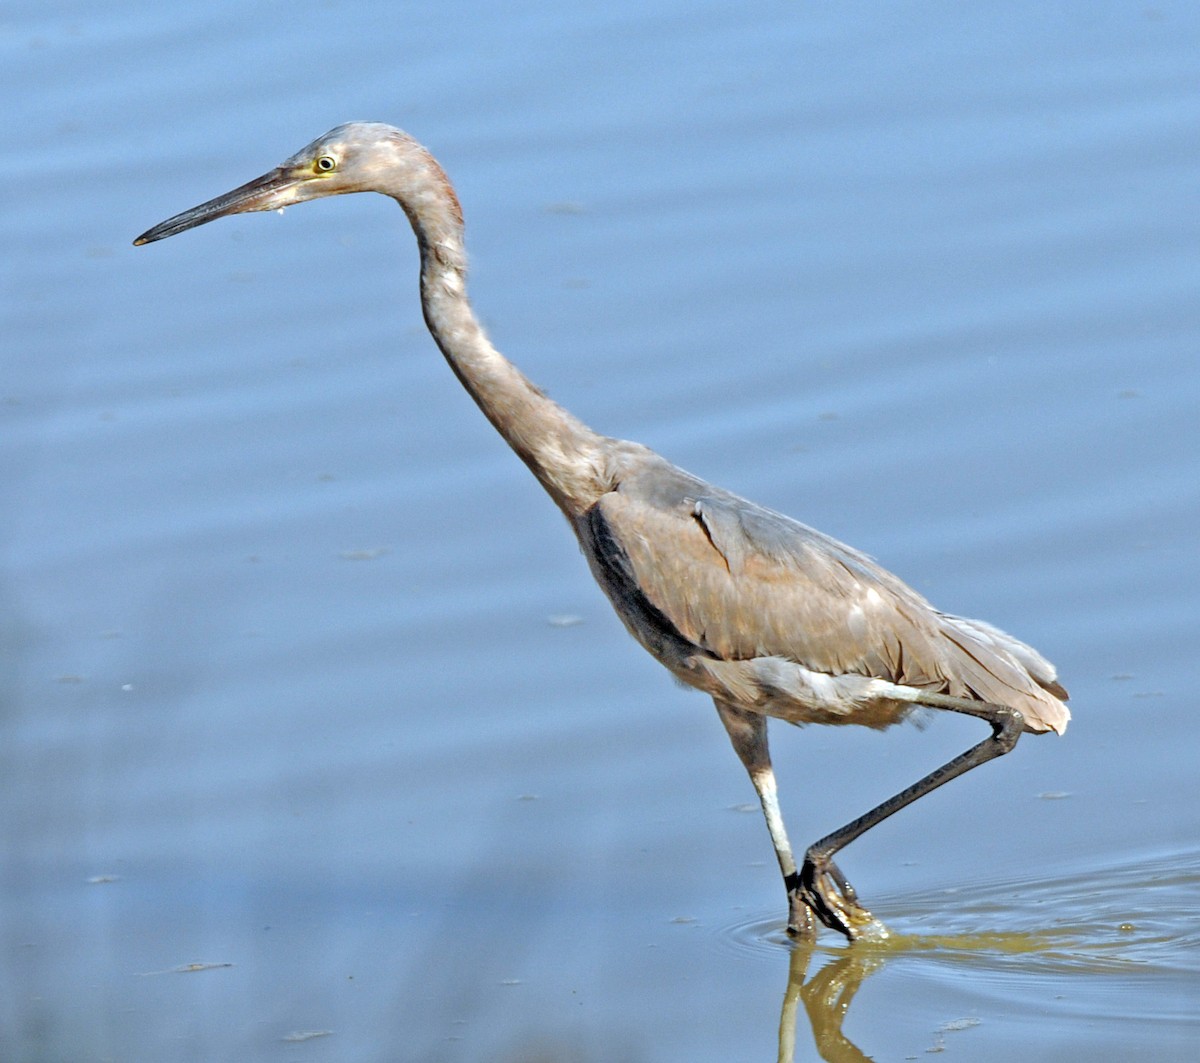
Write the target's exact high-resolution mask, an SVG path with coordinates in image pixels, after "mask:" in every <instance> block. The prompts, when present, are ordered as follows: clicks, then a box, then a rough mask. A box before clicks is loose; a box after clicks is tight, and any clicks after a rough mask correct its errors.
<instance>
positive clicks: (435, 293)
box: [135, 123, 1070, 939]
mask: <svg viewBox="0 0 1200 1063" xmlns="http://www.w3.org/2000/svg"><path fill="white" fill-rule="evenodd" d="M363 191H375V192H381V193H383V194H385V195H389V196H391V197H392V198H394V199H395V200H396V201H397V202H398V203H399V204H400V205H401V207H403V209H404V211H405V213H406V214H407V216H408V219H409V221H410V223H411V224H412V228H413V232H414V234H415V236H416V239H417V243H418V246H419V249H420V257H421V272H420V292H421V305H422V310H423V312H424V315H425V321H426V324H427V325H428V328H429V331H430V333H431V334H432V336H433V338H434V340H435V341H436V343H437V345H438V347H439V348H440V349H441V351H442V353H443V355H444V356H445V358H446V360H447V362H448V363H449V364H450V367H451V368H452V369H453V370H454V372H455V374H456V375H457V377H458V379H459V380H460V382H461V383H462V384H463V386H464V387H465V388H466V390H467V391H468V392H469V393H470V395H471V397H472V398H473V399H474V400H475V402H476V403H477V404H478V405H479V407H480V409H481V410H482V411H483V413H484V414H485V416H487V418H488V419H489V420H490V421H491V423H492V424H493V425H494V426H495V427H496V429H497V431H499V433H500V434H501V435H502V436H503V437H504V439H505V440H506V441H507V442H508V444H509V445H510V446H511V447H512V449H513V450H514V451H515V452H516V454H517V455H518V456H519V457H520V458H521V460H522V461H524V462H525V464H526V465H527V466H528V467H529V469H530V471H531V472H532V473H533V474H534V476H536V477H537V479H538V480H539V482H540V483H541V484H542V486H543V487H544V488H545V489H546V491H547V493H548V494H549V495H550V497H551V498H552V499H553V500H554V502H555V503H556V505H557V506H558V507H559V509H560V510H562V512H563V514H564V515H565V516H566V518H567V520H568V522H569V523H570V525H571V527H572V529H573V530H574V532H575V535H576V537H577V538H578V540H579V545H580V548H581V550H582V552H583V554H584V556H585V557H586V558H587V561H588V564H589V566H590V568H591V571H592V574H593V575H594V576H595V578H596V581H597V583H599V585H600V587H601V588H602V589H603V591H604V592H605V594H606V595H607V596H608V598H609V600H610V601H611V602H612V605H613V607H614V608H615V610H616V612H617V614H618V616H619V617H620V618H621V620H622V621H623V623H624V624H625V626H626V627H627V628H628V630H629V631H630V633H631V634H632V635H633V637H634V638H635V639H637V641H638V642H639V643H640V644H641V645H642V646H644V647H645V648H646V649H647V650H648V651H649V652H650V653H651V654H652V655H653V656H654V657H656V658H657V659H658V660H659V661H660V662H661V663H662V664H663V665H665V666H666V667H667V668H668V669H669V670H670V671H671V672H672V674H674V675H675V676H676V677H677V678H678V679H680V680H681V681H683V682H684V683H686V684H688V685H690V686H692V687H695V688H697V689H699V690H702V691H704V692H705V693H707V694H709V695H711V696H712V698H713V700H714V702H715V704H716V707H717V710H718V714H719V715H720V717H721V719H722V722H723V723H724V724H725V727H726V729H727V730H728V732H729V735H730V738H731V740H732V742H733V745H734V748H735V750H736V751H737V753H738V755H739V757H740V758H741V759H742V762H743V764H744V765H745V767H746V769H747V771H748V772H749V774H750V778H751V780H752V782H753V783H754V786H755V788H756V790H757V791H758V794H759V797H760V800H761V801H762V805H763V811H764V814H765V816H766V820H767V826H768V829H769V831H770V834H771V837H772V841H773V844H774V846H775V850H776V855H777V858H778V860H779V864H780V869H781V872H782V873H783V876H784V880H785V884H786V886H787V889H788V896H789V923H788V925H789V929H790V930H791V931H792V932H793V933H796V934H806V935H807V934H811V933H813V931H814V928H815V922H816V921H817V920H819V921H820V922H823V923H825V924H826V925H828V926H830V927H832V928H834V929H836V930H838V931H840V932H841V933H843V934H845V935H846V936H847V937H849V938H851V939H854V938H857V937H862V936H869V935H878V934H881V933H883V932H884V930H883V927H882V924H880V923H879V922H878V920H876V919H874V917H873V916H872V915H871V913H870V912H869V911H867V910H866V909H865V908H863V907H862V906H861V905H859V904H858V902H857V897H856V894H855V892H854V890H853V889H852V888H851V886H850V884H849V882H847V881H846V879H845V877H844V876H843V875H842V874H841V872H840V870H839V869H838V868H837V866H836V864H834V863H833V860H832V857H833V854H834V853H835V852H837V851H838V850H839V849H841V848H842V847H843V846H844V845H846V844H848V842H850V841H852V840H853V839H854V838H856V837H858V836H859V835H860V834H862V833H863V832H864V831H865V830H867V829H868V828H869V827H871V826H874V825H875V824H876V823H878V822H879V821H880V820H882V819H883V818H886V817H887V816H889V815H891V814H892V813H893V812H895V811H898V810H899V809H900V808H902V807H904V806H905V805H907V804H910V803H911V802H912V801H913V800H915V799H916V798H917V797H919V796H921V795H922V794H923V793H927V792H928V791H929V790H931V789H933V788H934V787H936V786H939V785H941V784H942V783H944V782H946V781H948V780H949V779H951V778H954V777H955V776H957V775H960V774H962V773H963V772H965V771H967V770H969V769H970V768H972V767H975V766H976V765H977V764H979V763H983V762H984V761H986V760H988V759H991V758H992V757H995V756H998V755H1000V754H1001V753H1005V752H1007V751H1008V750H1009V749H1011V748H1012V746H1013V745H1014V744H1015V742H1016V740H1017V738H1018V737H1019V735H1020V734H1021V732H1022V731H1027V732H1035V733H1036V732H1044V731H1050V730H1053V731H1057V732H1059V733H1062V731H1063V730H1064V729H1065V728H1066V724H1067V721H1068V719H1069V718H1070V713H1069V711H1068V709H1067V707H1066V705H1065V704H1064V701H1065V699H1066V696H1067V694H1066V691H1065V690H1064V689H1063V688H1062V687H1061V686H1060V685H1059V684H1058V682H1057V678H1056V675H1055V671H1054V668H1053V666H1052V665H1051V664H1050V663H1049V662H1048V661H1046V660H1045V658H1043V657H1042V656H1041V655H1040V654H1038V653H1037V651H1035V650H1034V649H1032V648H1031V647H1029V646H1027V645H1025V644H1024V643H1022V642H1020V641H1018V640H1017V639H1015V638H1013V637H1012V636H1010V635H1007V634H1005V633H1004V632H1002V631H1000V630H999V629H997V628H995V627H992V626H991V625H990V624H986V623H984V622H982V621H977V620H967V619H963V618H961V617H956V616H951V615H949V614H946V613H942V612H939V611H938V610H936V609H934V608H933V606H931V605H930V604H929V603H928V602H927V601H926V600H925V599H924V598H923V597H921V595H919V594H918V593H917V592H916V591H914V590H912V589H911V588H910V587H908V586H907V585H906V584H904V583H903V582H901V581H900V580H899V579H897V578H896V577H895V576H893V575H892V574H891V573H889V572H887V571H886V570H884V569H883V568H881V567H880V566H879V565H877V564H876V563H875V562H874V561H873V560H871V559H870V558H868V557H867V556H865V555H864V554H861V553H859V552H858V551H856V550H854V549H852V548H851V547H849V546H846V545H844V544H843V543H840V542H838V541H837V540H835V539H832V538H830V537H828V536H826V535H823V534H822V533H821V532H818V531H815V530H814V529H812V528H809V527H807V526H805V525H803V524H800V523H799V522H797V521H794V520H792V519H790V518H789V517H786V516H783V515H782V514H780V513H776V512H773V511H772V510H769V509H765V508H763V507H761V506H758V505H755V504H754V503H752V502H749V501H747V500H745V499H743V498H739V497H738V496H737V495H734V494H731V493H729V492H728V491H724V490H722V489H720V488H718V487H714V486H712V485H710V484H707V483H705V482H704V481H703V480H700V479H698V478H697V477H695V476H692V475H691V474H689V473H687V472H684V471H683V470H682V469H679V468H677V467H676V466H674V465H672V464H671V463H670V462H668V461H667V460H666V459H665V458H662V457H660V456H659V455H658V454H656V453H654V452H653V451H652V450H650V449H648V448H647V447H644V446H642V445H640V444H638V443H632V442H628V441H624V440H617V439H611V438H609V437H607V436H603V435H600V434H599V433H597V432H595V431H593V430H592V429H591V428H589V427H587V426H586V425H585V424H583V422H581V421H580V420H579V419H578V418H576V417H575V416H574V415H572V414H571V413H569V412H568V411H567V410H565V409H564V408H563V407H561V406H559V405H558V404H557V403H555V402H553V401H552V400H551V399H549V398H548V397H547V396H546V395H545V394H543V393H542V392H541V391H540V390H539V389H538V388H537V387H535V386H534V385H533V384H532V383H530V382H529V380H527V379H526V378H525V376H524V375H523V374H522V373H521V372H520V371H519V370H518V369H517V368H516V367H515V366H514V365H513V364H512V363H511V362H509V361H508V360H507V359H506V358H504V357H503V355H501V354H500V353H499V352H498V351H497V350H496V349H495V348H494V347H493V346H492V344H491V343H490V341H489V340H488V338H487V336H486V335H485V333H484V330H483V329H482V327H481V326H480V324H479V322H478V319H477V318H476V317H475V314H474V312H473V311H472V309H471V305H470V302H469V301H468V299H467V294H466V292H467V287H466V281H467V258H466V251H465V245H464V238H463V218H462V210H461V207H460V205H459V202H458V199H457V197H456V195H455V193H454V190H453V187H452V186H451V184H450V182H449V180H448V179H447V177H446V175H445V173H444V172H443V170H442V169H441V167H440V166H439V165H438V163H437V162H436V161H435V160H434V158H433V156H432V155H430V154H429V152H428V151H427V150H426V149H425V148H423V147H422V146H421V145H420V144H418V143H417V142H416V141H415V140H413V139H412V138H411V137H409V136H408V135H407V134H405V133H403V132H401V131H400V130H398V129H395V128H393V127H391V126H387V125H381V124H378V123H351V124H348V125H344V126H339V127H337V128H336V129H333V130H331V131H330V132H329V133H327V134H326V135H325V136H323V137H321V138H319V139H318V140H316V141H314V142H313V143H312V144H310V145H309V146H308V147H306V148H304V149H303V150H302V151H300V152H298V153H297V154H296V155H294V156H292V157H291V158H290V159H288V160H287V161H285V162H284V163H283V164H282V165H281V166H279V167H277V168H276V169H275V170H273V171H271V172H270V173H268V174H265V175H264V176H263V177H261V178H258V179H256V180H254V181H251V182H249V183H247V184H246V185H243V186H241V187H240V188H237V189H234V190H233V191H232V192H229V193H227V194H226V195H224V196H219V197H217V198H216V199H214V200H210V201H209V202H208V203H205V204H201V205H200V206H199V207H195V208H192V209H191V210H189V211H185V212H183V213H182V214H179V215H177V216H175V217H174V218H171V219H168V220H167V221H165V222H163V223H161V224H160V225H157V226H155V227H154V228H153V229H151V230H149V231H148V232H146V233H144V234H143V235H142V236H141V237H139V238H138V239H137V240H136V241H135V243H139V244H141V243H150V242H153V241H155V240H160V239H163V238H164V237H166V236H171V235H174V234H175V233H178V232H182V231H183V230H185V229H189V228H192V227H194V226H196V225H201V224H204V223H205V222H207V221H211V220H213V219H215V218H217V217H222V216H225V215H228V214H234V213H241V212H245V211H259V210H273V209H279V208H282V207H285V206H289V205H291V204H293V203H298V202H303V201H304V200H307V199H314V198H317V197H319V196H326V195H338V194H344V193H350V192H363ZM920 706H925V707H932V708H942V709H949V710H951V711H955V712H961V713H966V714H968V715H972V716H978V717H980V718H982V719H984V720H986V721H987V722H988V723H990V724H991V726H992V730H993V735H992V736H991V737H990V738H987V739H984V741H982V742H980V743H979V744H978V745H977V746H974V747H972V748H971V749H970V750H968V751H967V752H966V753H964V754H962V755H960V756H959V757H957V758H955V759H954V760H953V761H951V762H950V763H948V764H947V765H944V766H943V767H942V768H940V769H938V770H937V771H935V772H933V773H931V774H930V775H928V776H926V777H925V778H924V779H922V780H920V781H919V782H918V783H916V784H914V785H913V786H912V787H909V789H908V790H906V791H903V792H902V793H901V794H898V795H896V797H894V798H892V799H890V800H889V801H887V802H884V803H883V804H882V805H880V806H878V807H877V808H875V809H872V810H871V812H869V813H867V815H865V816H862V817H860V818H859V819H858V820H855V821H853V822H852V823H850V824H847V825H846V827H844V828H842V829H841V830H839V831H835V832H834V833H833V834H830V835H828V836H826V837H825V838H823V839H821V840H820V841H819V842H817V843H816V844H815V845H814V846H812V847H810V849H809V850H808V852H807V853H806V857H805V861H804V864H803V866H802V867H800V868H797V866H796V863H795V860H794V858H793V856H792V852H791V848H790V844H789V843H788V840H787V836H786V832H785V830H784V827H783V819H782V815H781V813H780V811H779V806H778V800H777V796H776V784H775V777H774V773H773V770H772V768H771V763H770V757H769V753H768V748H767V734H766V718H767V717H775V718H777V719H781V720H786V721H788V722H790V723H795V724H808V723H822V724H846V723H853V724H860V725H865V726H868V727H876V728H880V727H887V726H889V725H890V724H893V723H896V722H898V721H900V720H902V719H904V718H905V717H906V716H907V715H908V714H909V713H910V712H912V711H913V709H914V708H916V707H920Z"/></svg>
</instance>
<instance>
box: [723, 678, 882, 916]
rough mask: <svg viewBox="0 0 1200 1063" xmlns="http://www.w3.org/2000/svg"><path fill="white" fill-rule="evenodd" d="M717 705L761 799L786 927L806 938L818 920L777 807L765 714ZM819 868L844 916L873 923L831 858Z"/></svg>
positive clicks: (777, 800)
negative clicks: (783, 899)
mask: <svg viewBox="0 0 1200 1063" xmlns="http://www.w3.org/2000/svg"><path fill="white" fill-rule="evenodd" d="M716 705H717V714H718V715H719V716H720V717H721V722H722V723H723V724H724V725H725V730H726V731H727V732H728V733H729V740H730V741H731V742H732V743H733V748H734V751H735V752H736V753H737V755H738V757H739V759H740V760H741V762H742V764H743V765H744V766H745V768H746V772H747V774H748V775H749V776H750V781H751V782H752V783H753V784H754V789H755V791H756V792H757V793H758V800H759V802H760V803H761V804H762V810H763V816H764V817H765V818H766V821H767V830H768V831H769V832H770V835H771V843H772V845H774V847H775V856H776V859H778V861H779V870H780V872H781V873H782V874H783V883H784V886H785V888H786V889H787V894H788V927H787V928H788V933H789V934H791V935H792V936H793V937H798V938H804V939H811V938H813V937H815V936H816V933H817V923H816V920H815V919H814V918H813V913H814V907H813V903H812V900H811V895H810V893H809V892H807V891H805V889H804V887H803V883H802V880H801V875H800V872H799V871H798V869H797V867H796V858H795V857H794V856H793V855H792V846H791V843H790V842H789V841H788V836H787V830H786V828H785V827H784V825H783V814H782V812H781V811H780V809H779V795H778V791H777V787H776V784H775V772H774V769H772V767H771V753H770V749H769V748H768V745H767V718H766V717H765V716H762V715H760V714H759V713H756V712H747V711H746V710H745V709H741V708H738V707H737V706H736V705H731V704H729V703H728V702H723V701H717V702H716ZM823 874H824V875H825V876H827V877H828V878H829V879H830V881H831V882H832V884H833V886H834V887H835V888H836V891H837V893H838V895H839V896H840V900H841V904H842V906H843V909H844V912H843V919H852V920H854V921H855V923H856V924H860V925H866V924H871V923H875V920H874V919H873V917H872V916H871V913H870V912H868V911H867V910H866V909H865V908H860V907H859V906H858V905H857V904H856V903H855V901H856V894H855V892H854V887H852V886H851V885H850V883H849V882H847V881H846V877H845V875H843V874H842V873H841V871H840V870H839V869H838V866H837V865H836V864H835V863H834V862H833V860H832V859H830V860H828V861H826V864H825V868H824V871H823ZM818 915H819V913H818ZM820 918H821V921H822V922H826V925H828V926H834V927H835V929H840V924H835V923H829V922H827V921H826V920H825V918H824V917H823V916H822V917H820Z"/></svg>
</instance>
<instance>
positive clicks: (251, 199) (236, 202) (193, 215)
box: [133, 167, 305, 247]
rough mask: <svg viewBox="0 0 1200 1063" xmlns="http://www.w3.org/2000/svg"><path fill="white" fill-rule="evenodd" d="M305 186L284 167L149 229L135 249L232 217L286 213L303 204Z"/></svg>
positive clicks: (139, 239)
mask: <svg viewBox="0 0 1200 1063" xmlns="http://www.w3.org/2000/svg"><path fill="white" fill-rule="evenodd" d="M300 184H301V182H300V181H298V180H297V178H296V175H295V174H294V173H292V172H291V171H290V170H285V169H284V168H282V167H280V168H278V169H275V170H272V171H271V172H270V173H265V174H263V175H262V177H256V178H255V179H254V180H253V181H247V182H246V183H245V184H244V185H242V186H241V187H240V188H235V189H234V190H233V191H232V192H226V193H225V194H224V195H223V196H217V198H216V199H210V200H209V201H208V202H207V203H201V204H200V206H198V207H192V209H191V210H185V211H184V212H183V213H182V214H176V215H175V217H173V218H168V219H167V220H166V221H162V222H159V223H158V224H157V225H156V226H154V228H153V229H147V230H146V231H145V232H144V233H142V235H141V236H139V237H138V238H137V239H136V240H134V241H133V242H134V245H135V246H138V247H140V246H141V245H142V244H152V243H154V241H155V240H165V239H166V238H167V237H168V236H174V235H175V234H176V233H181V232H183V231H184V230H185V229H194V228H195V227H196V226H197V225H204V224H205V223H206V222H210V221H215V220H216V219H217V218H224V217H225V216H226V215H228V214H248V213H250V212H251V211H256V210H282V209H283V208H284V207H289V206H291V205H292V204H293V203H298V202H300V201H301V200H302V199H303V198H305V197H304V196H303V195H301V194H300V193H299V191H298V190H299V187H300Z"/></svg>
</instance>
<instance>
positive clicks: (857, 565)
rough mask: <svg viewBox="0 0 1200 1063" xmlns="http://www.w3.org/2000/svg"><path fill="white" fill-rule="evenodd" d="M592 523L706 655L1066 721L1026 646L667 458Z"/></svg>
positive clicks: (654, 611)
mask: <svg viewBox="0 0 1200 1063" xmlns="http://www.w3.org/2000/svg"><path fill="white" fill-rule="evenodd" d="M659 460H661V459H659ZM592 520H593V526H594V527H596V528H599V529H602V530H601V534H602V535H603V536H605V537H607V540H608V544H609V546H608V549H609V553H610V554H612V555H614V556H615V555H617V554H619V555H621V557H622V561H621V562H620V563H621V565H622V566H623V568H624V570H625V573H626V575H627V579H628V581H629V582H630V583H631V584H632V585H634V586H636V588H637V590H638V592H640V595H641V596H642V597H643V598H644V600H645V603H646V606H647V608H648V609H649V611H650V614H651V615H652V616H653V618H654V620H655V622H657V623H659V624H660V625H661V624H662V622H663V621H665V622H666V623H668V624H669V625H670V626H671V628H673V629H674V632H677V633H678V635H679V636H680V637H682V638H683V639H684V640H686V641H687V642H688V643H690V644H691V645H693V646H695V647H697V648H698V649H700V650H701V651H704V652H705V653H707V654H709V655H711V656H714V657H717V658H720V659H722V660H727V661H734V660H736V661H746V660H751V659H754V658H761V657H781V658H785V659H787V660H790V661H793V662H795V663H797V664H800V665H802V666H803V667H804V668H807V669H810V670H812V671H814V672H820V673H825V674H828V675H834V676H837V675H845V674H856V675H862V676H868V677H877V678H880V679H885V680H888V681H889V682H893V683H898V684H903V685H906V686H913V687H919V688H922V689H929V690H936V691H939V692H943V693H948V694H952V695H954V696H960V697H974V698H979V699H981V700H985V701H993V702H998V703H1001V704H1008V705H1012V706H1013V707H1014V708H1019V709H1021V710H1022V711H1023V712H1026V713H1027V715H1030V716H1031V717H1032V718H1031V719H1030V720H1029V723H1030V724H1031V725H1034V726H1037V725H1038V724H1040V723H1045V725H1046V726H1048V727H1053V728H1054V729H1055V730H1058V729H1060V725H1059V720H1058V718H1056V717H1055V711H1054V710H1057V711H1058V712H1059V713H1060V714H1061V725H1062V726H1065V720H1066V710H1065V708H1064V707H1063V706H1062V705H1061V702H1060V701H1059V698H1060V697H1065V695H1066V692H1065V691H1064V690H1063V689H1062V688H1061V687H1060V686H1058V684H1057V682H1056V681H1055V676H1054V669H1053V667H1052V666H1051V665H1050V664H1049V662H1047V661H1046V660H1045V659H1044V658H1042V657H1041V656H1040V655H1038V654H1037V653H1036V651H1034V650H1032V649H1031V648H1030V647H1028V646H1025V644H1024V643H1021V642H1019V641H1018V640H1016V639H1014V638H1012V637H1011V636H1009V635H1006V634H1004V633H1003V632H1000V631H999V630H998V629H996V628H992V627H991V626H990V625H987V624H983V623H982V622H978V621H965V620H961V619H959V618H957V617H951V616H948V615H946V614H943V613H940V612H938V611H937V610H936V609H934V608H933V606H932V605H930V604H929V602H927V601H926V600H925V599H924V598H923V597H921V596H920V595H919V594H918V593H917V592H916V591H914V590H912V588H910V587H908V586H907V585H906V584H904V583H902V582H901V581H900V580H898V579H897V578H896V577H895V576H893V575H892V574H891V573H889V572H887V571H886V570H885V569H883V568H881V567H880V566H879V565H877V564H876V563H875V562H874V561H872V560H871V559H870V558H869V557H867V556H866V555H864V554H861V553H859V552H858V551H857V550H854V549H853V548H851V547H849V546H846V545H845V544H844V543H840V542H838V541H837V540H836V539H832V538H830V537H829V536H826V535H823V534H822V533H820V532H818V531H815V530H814V529H812V528H809V527H807V526H806V525H804V524H800V523H799V522H798V521H794V520H792V519H791V518H789V517H786V516H784V515H782V514H780V513H776V512H774V511H772V510H769V509H765V508H763V507H761V506H758V505H755V504H754V503H752V502H748V501H746V500H745V499H742V498H739V497H738V496H736V495H732V494H730V493H729V492H726V491H722V490H720V489H719V488H715V487H712V486H711V485H709V484H706V483H704V482H703V481H701V480H698V479H696V478H695V477H693V476H691V475H689V474H687V473H684V472H682V470H679V469H676V468H675V467H674V466H671V465H669V464H668V463H666V462H665V461H664V462H662V464H661V465H659V464H658V463H657V462H655V463H652V464H649V465H647V466H644V467H643V468H642V469H640V470H639V473H638V474H637V475H634V476H631V477H629V478H626V479H623V480H621V481H619V482H618V484H617V486H616V488H615V489H614V490H613V491H610V492H609V493H608V494H606V495H604V496H602V497H601V499H600V500H599V501H598V502H597V503H596V507H595V512H594V515H593V518H592ZM1051 704H1052V705H1053V706H1054V709H1051V708H1050V707H1049V706H1050V705H1051ZM1038 729H1045V727H1038Z"/></svg>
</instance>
